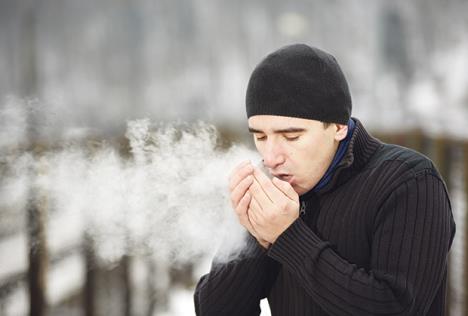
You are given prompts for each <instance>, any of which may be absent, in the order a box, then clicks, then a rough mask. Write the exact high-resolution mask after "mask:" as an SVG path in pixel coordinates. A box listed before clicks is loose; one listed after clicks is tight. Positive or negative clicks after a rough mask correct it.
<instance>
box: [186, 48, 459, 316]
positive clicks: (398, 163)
mask: <svg viewBox="0 0 468 316" xmlns="http://www.w3.org/2000/svg"><path fill="white" fill-rule="evenodd" d="M246 107H247V116H248V124H249V129H250V131H251V132H252V133H253V135H254V141H255V145H256V148H257V150H258V151H259V153H260V154H261V156H262V157H263V163H264V165H265V167H267V168H268V169H269V171H270V173H271V174H272V175H273V176H274V177H273V179H272V180H270V179H269V178H268V177H267V176H266V175H265V174H264V173H262V172H261V171H260V170H259V169H258V168H257V167H255V166H253V165H252V164H250V163H249V162H244V163H242V164H241V165H239V166H238V167H236V168H235V170H233V172H232V174H231V177H230V184H229V189H230V194H231V202H232V206H233V209H234V210H235V212H236V213H237V216H238V218H239V221H240V223H241V224H242V225H243V226H244V227H245V228H246V229H247V231H248V232H249V238H250V239H249V242H248V247H249V249H248V251H246V252H245V254H244V255H243V256H242V257H241V258H240V259H238V260H234V261H232V262H229V263H227V264H221V263H217V262H216V261H215V262H214V263H213V266H212V269H211V271H210V273H209V274H207V275H205V276H204V277H202V279H201V280H200V281H199V283H198V285H197V289H196V292H195V308H196V312H197V314H198V315H258V314H259V313H260V307H259V301H260V300H261V299H262V298H265V297H266V298H268V303H269V305H270V309H271V313H272V315H443V314H444V310H445V292H446V284H447V253H448V251H449V249H450V246H451V244H452V240H453V237H454V234H455V224H454V221H453V217H452V212H451V206H450V201H449V197H448V194H447V191H446V187H445V185H444V182H443V180H442V178H441V176H440V175H439V173H438V172H437V170H436V168H435V167H434V165H433V164H432V162H431V161H430V160H429V159H428V158H426V157H424V156H423V155H421V154H419V153H417V152H414V151H412V150H410V149H407V148H403V147H399V146H395V145H389V144H384V143H382V142H380V141H379V140H377V139H376V138H374V137H372V136H371V135H369V133H368V132H367V131H366V130H365V129H364V127H363V125H362V123H361V122H360V121H359V120H358V119H356V118H351V116H350V115H351V97H350V94H349V91H348V85H347V83H346V79H345V77H344V75H343V73H342V72H341V69H340V67H339V66H338V64H337V62H336V60H335V58H334V57H333V56H331V55H329V54H328V53H325V52H323V51H321V50H319V49H316V48H312V47H309V46H307V45H302V44H298V45H291V46H286V47H283V48H281V49H279V50H277V51H275V52H273V53H271V54H270V55H268V56H267V57H266V58H265V59H264V60H263V61H262V62H261V63H260V64H259V65H258V66H257V67H256V69H255V70H254V72H253V73H252V75H251V78H250V81H249V84H248V88H247V96H246Z"/></svg>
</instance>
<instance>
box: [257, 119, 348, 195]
mask: <svg viewBox="0 0 468 316" xmlns="http://www.w3.org/2000/svg"><path fill="white" fill-rule="evenodd" d="M248 123H249V131H250V132H251V133H253V137H254V142H255V146H256V147H257V150H258V152H259V153H260V155H261V156H262V158H263V163H264V165H265V167H267V168H268V169H269V170H270V173H271V174H273V175H274V176H276V177H278V178H280V179H281V180H284V181H288V182H289V183H290V184H291V185H292V187H293V188H294V190H295V191H296V192H297V194H299V195H301V194H304V193H306V192H307V191H309V190H310V189H312V188H313V187H314V186H315V185H316V184H317V183H318V182H319V181H320V179H321V178H322V176H323V175H324V174H325V172H326V171H327V169H328V166H329V165H330V164H331V162H332V160H333V157H334V155H335V152H336V150H337V148H338V145H339V141H340V140H341V139H343V138H344V137H345V136H346V131H347V127H346V126H343V125H337V124H330V126H328V127H327V128H325V127H324V125H323V123H322V122H320V121H315V120H307V119H300V118H292V117H284V116H274V115H255V116H252V117H250V118H249V120H248ZM340 128H341V131H339V130H340ZM343 135H344V136H343Z"/></svg>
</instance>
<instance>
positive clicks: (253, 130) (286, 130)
mask: <svg viewBox="0 0 468 316" xmlns="http://www.w3.org/2000/svg"><path fill="white" fill-rule="evenodd" d="M305 131H306V129H305V128H301V127H288V128H282V129H274V130H273V133H275V134H282V133H299V132H305ZM249 132H250V133H263V134H264V133H265V132H264V131H262V130H259V129H256V128H252V127H250V126H249Z"/></svg>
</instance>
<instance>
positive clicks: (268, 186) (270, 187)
mask: <svg viewBox="0 0 468 316" xmlns="http://www.w3.org/2000/svg"><path fill="white" fill-rule="evenodd" d="M253 175H254V177H255V179H256V180H257V181H258V183H259V184H260V186H261V188H262V189H263V191H264V192H265V194H266V195H267V196H268V198H269V199H270V200H271V201H272V202H273V203H278V202H279V201H280V200H281V198H282V197H281V195H283V193H282V192H281V191H280V190H279V189H278V188H277V187H276V186H275V185H274V184H273V183H272V182H271V180H270V179H269V178H268V177H267V176H266V175H265V174H264V173H263V171H261V170H260V169H259V168H257V167H254V171H253Z"/></svg>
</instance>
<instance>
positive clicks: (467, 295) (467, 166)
mask: <svg viewBox="0 0 468 316" xmlns="http://www.w3.org/2000/svg"><path fill="white" fill-rule="evenodd" d="M462 146H463V170H464V172H463V183H464V188H465V192H464V196H465V223H464V227H465V231H464V232H463V233H465V234H466V229H467V227H468V216H466V213H467V212H468V141H466V140H465V141H464V142H463V143H462ZM465 236H466V235H465ZM463 245H464V249H463V256H464V258H463V261H464V265H463V267H464V271H463V274H464V280H463V284H464V287H463V291H464V300H463V301H464V302H463V303H464V314H465V315H466V313H467V312H468V271H467V270H468V268H467V267H468V242H467V238H466V237H465V240H464V241H463Z"/></svg>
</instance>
